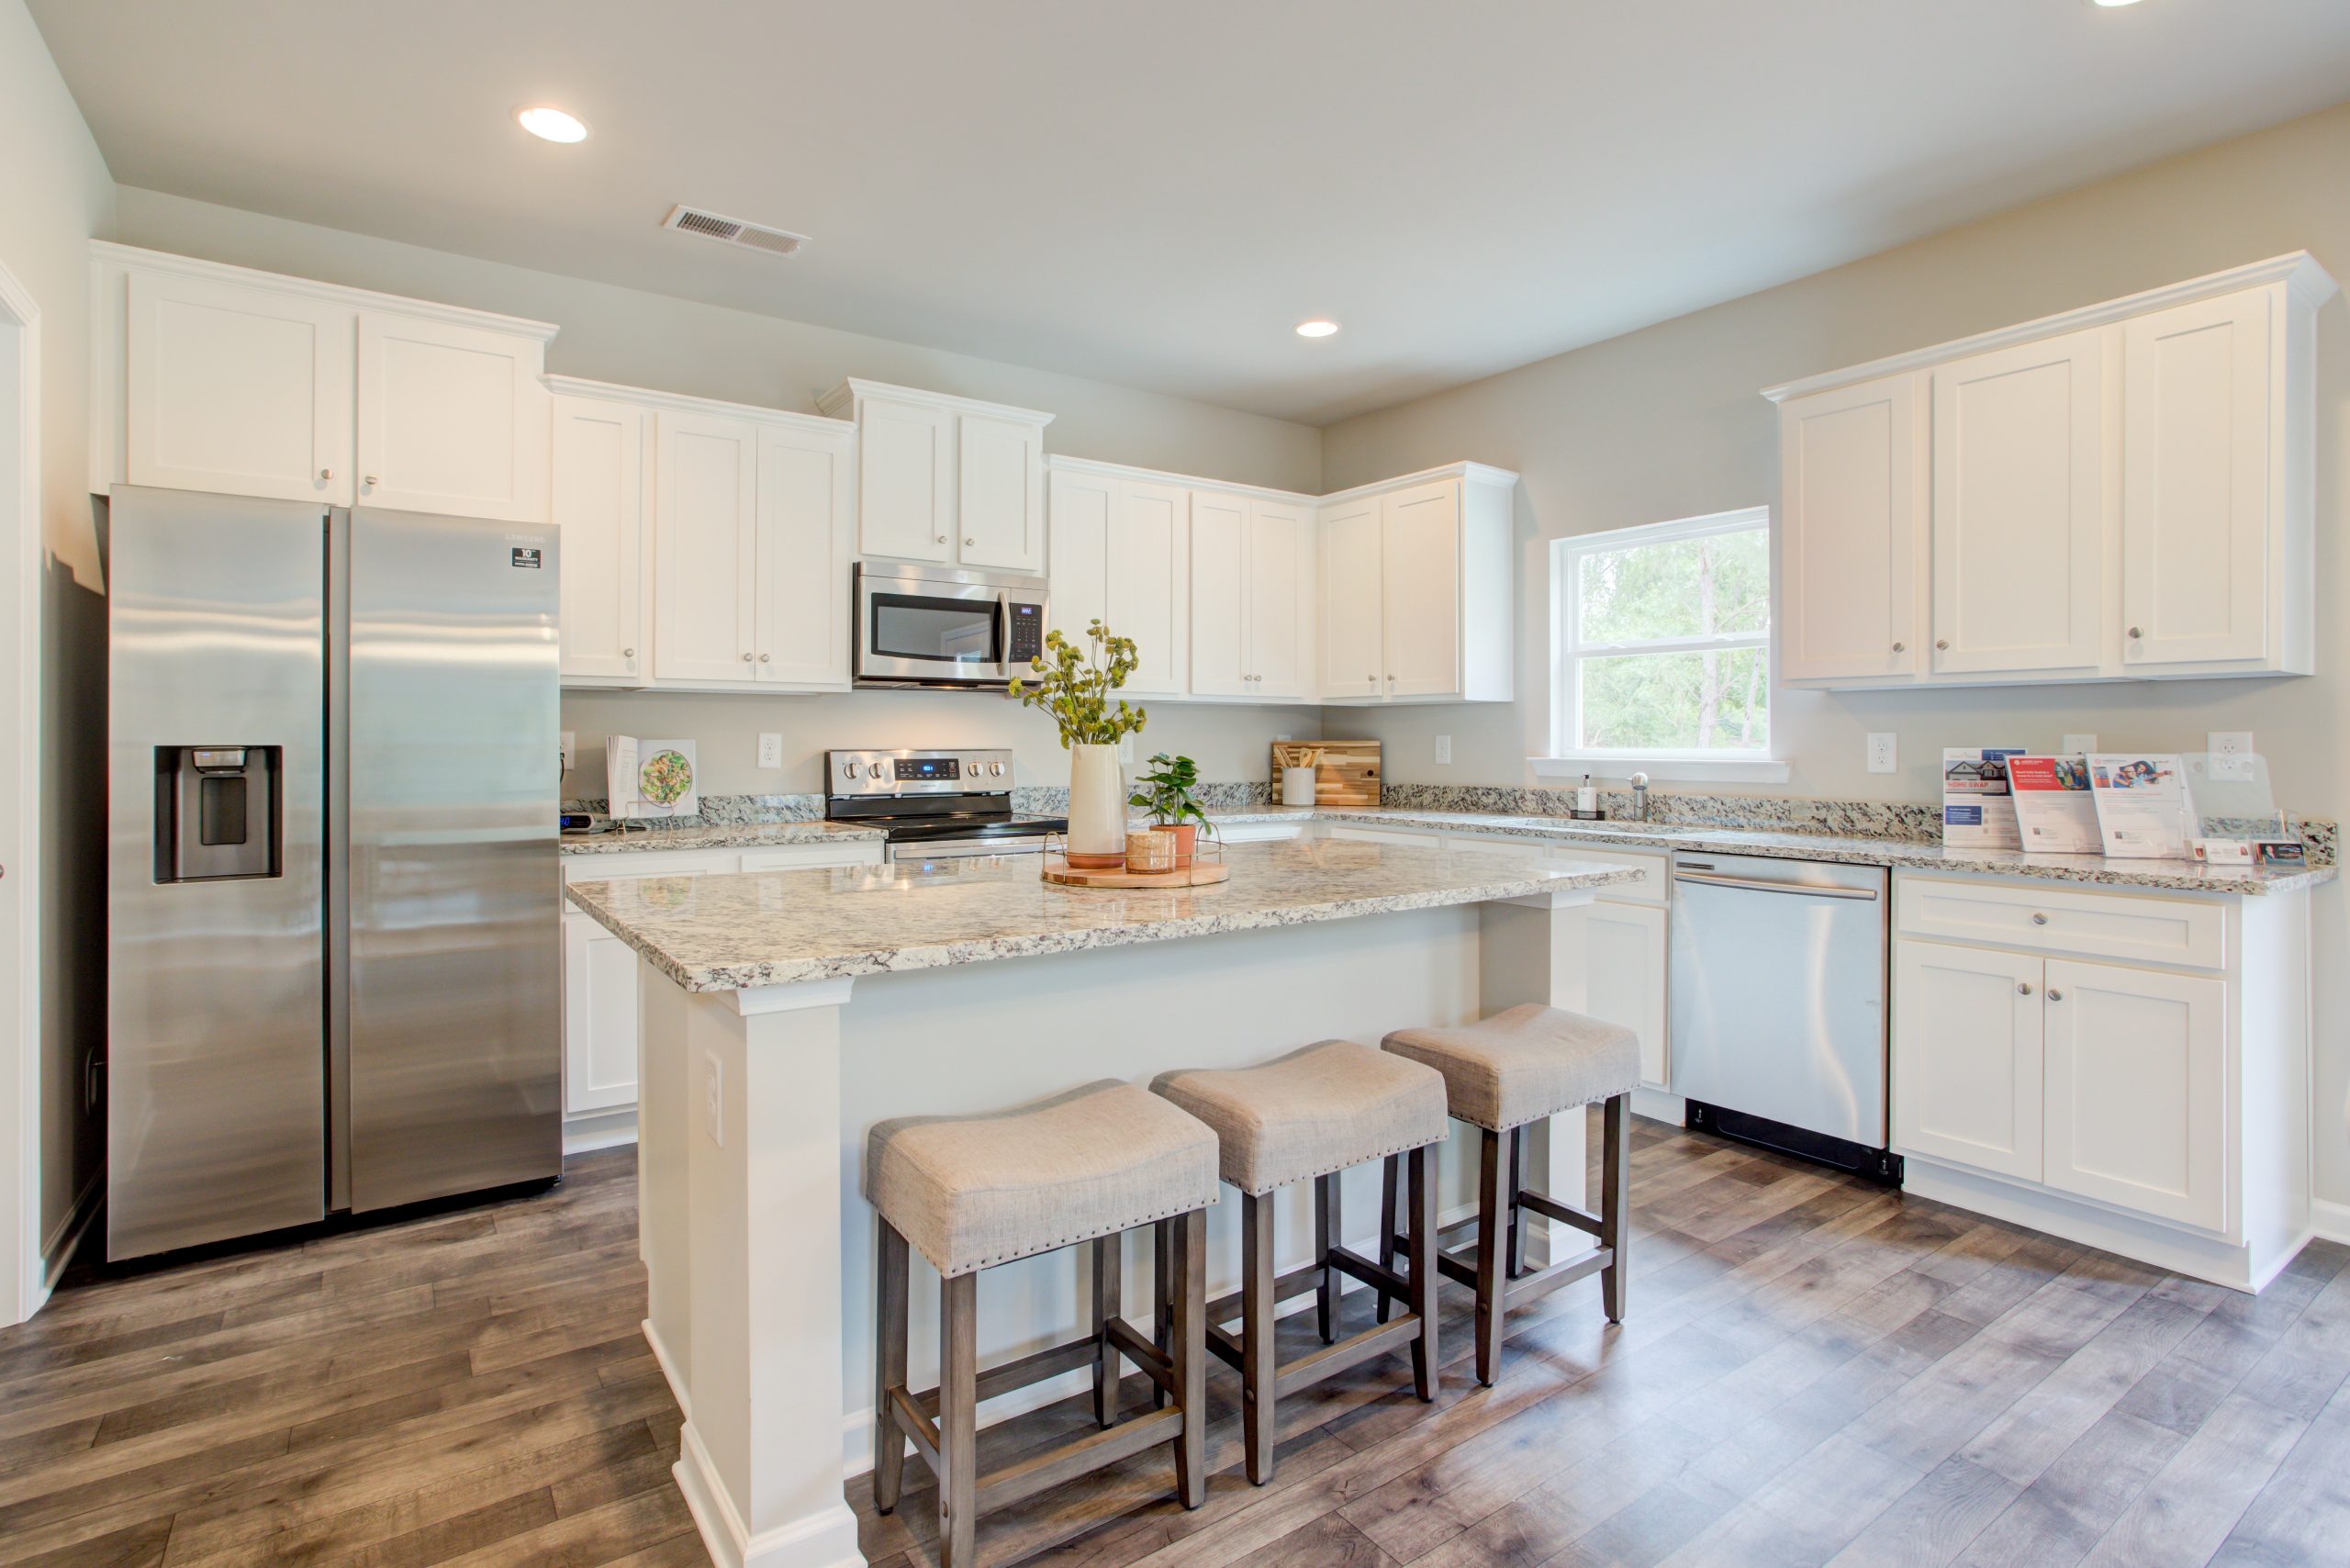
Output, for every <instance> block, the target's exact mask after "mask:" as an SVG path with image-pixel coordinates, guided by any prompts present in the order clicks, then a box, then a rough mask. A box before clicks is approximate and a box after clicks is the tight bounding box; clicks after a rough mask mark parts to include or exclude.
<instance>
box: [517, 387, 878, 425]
mask: <svg viewBox="0 0 2350 1568" xmlns="http://www.w3.org/2000/svg"><path fill="white" fill-rule="evenodd" d="M542 379H543V380H544V381H545V382H546V386H547V390H548V391H549V392H552V393H554V394H556V395H557V396H560V397H565V398H601V399H603V400H605V401H607V402H613V403H633V404H635V405H637V406H638V407H640V408H646V409H669V410H670V411H671V412H673V413H681V414H716V415H720V416H722V417H727V418H733V419H740V420H758V421H760V422H761V423H762V424H770V425H789V426H791V427H793V428H795V429H798V430H804V431H814V432H815V433H817V434H820V435H847V434H854V433H855V432H856V426H855V425H852V424H850V423H849V422H848V421H847V420H834V419H827V418H825V417H824V416H823V415H822V414H803V413H801V412H800V411H799V410H797V409H767V408H762V407H761V406H759V405H758V404H756V403H730V402H727V401H726V400H724V399H723V398H697V397H694V396H693V395H692V394H690V393H686V392H656V391H654V390H652V389H650V388H647V387H643V386H621V384H620V383H619V382H616V381H590V380H588V379H587V378H586V377H584V376H578V375H549V376H544V377H542Z"/></svg>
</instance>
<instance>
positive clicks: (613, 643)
mask: <svg viewBox="0 0 2350 1568" xmlns="http://www.w3.org/2000/svg"><path fill="white" fill-rule="evenodd" d="M553 417H554V465H553V473H552V476H551V479H550V483H551V485H552V487H553V489H552V495H551V498H550V509H549V510H550V512H551V515H552V516H553V517H554V524H555V526H556V527H557V528H558V529H560V530H562V532H563V554H562V562H561V565H562V578H563V678H564V680H565V683H566V684H572V685H580V686H642V685H643V684H644V683H645V681H646V679H647V678H648V676H649V672H650V670H651V668H652V664H653V661H652V657H651V652H650V650H651V648H652V639H651V638H650V637H649V636H648V635H647V631H648V627H649V621H648V615H649V611H650V609H651V606H650V605H649V604H648V603H647V594H648V592H649V590H650V589H651V588H652V585H653V530H652V527H651V521H652V513H653V509H652V505H651V498H650V497H649V496H648V495H647V494H646V481H647V480H648V479H649V477H650V476H651V475H652V467H651V465H648V464H647V463H646V461H645V451H644V443H645V433H646V430H647V427H648V425H649V423H650V419H651V416H650V415H648V414H647V413H646V411H645V410H644V409H642V408H640V407H637V406H635V405H632V404H629V403H622V402H615V401H613V400H611V399H610V398H583V397H577V396H574V395H571V394H568V393H566V394H561V395H558V396H557V397H555V398H554V409H553Z"/></svg>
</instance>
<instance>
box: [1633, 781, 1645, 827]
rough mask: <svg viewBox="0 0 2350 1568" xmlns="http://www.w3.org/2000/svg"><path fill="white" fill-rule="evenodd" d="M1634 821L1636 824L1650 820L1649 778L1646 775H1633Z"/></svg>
mask: <svg viewBox="0 0 2350 1568" xmlns="http://www.w3.org/2000/svg"><path fill="white" fill-rule="evenodd" d="M1632 820H1633V821H1634V822H1636V823H1644V822H1646V821H1648V820H1649V776H1648V775H1647V774H1645V773H1635V774H1633V775H1632Z"/></svg>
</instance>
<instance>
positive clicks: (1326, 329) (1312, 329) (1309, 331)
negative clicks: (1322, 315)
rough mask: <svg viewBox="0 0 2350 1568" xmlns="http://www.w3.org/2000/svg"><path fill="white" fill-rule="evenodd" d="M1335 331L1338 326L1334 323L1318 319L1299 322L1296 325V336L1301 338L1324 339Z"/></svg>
mask: <svg viewBox="0 0 2350 1568" xmlns="http://www.w3.org/2000/svg"><path fill="white" fill-rule="evenodd" d="M1337 330H1338V324H1337V322H1336V321H1325V320H1322V319H1318V318H1317V319H1314V320H1311V321H1300V322H1299V323H1298V324H1297V335H1298V336H1299V337H1301V338H1326V337H1328V336H1329V335H1330V334H1331V333H1333V332H1335V331H1337Z"/></svg>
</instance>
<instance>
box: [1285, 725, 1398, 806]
mask: <svg viewBox="0 0 2350 1568" xmlns="http://www.w3.org/2000/svg"><path fill="white" fill-rule="evenodd" d="M1293 745H1294V746H1306V747H1310V748H1312V749H1314V750H1317V751H1319V752H1321V754H1322V757H1321V760H1320V761H1318V762H1316V763H1315V765H1314V801H1315V804H1316V805H1320V806H1375V805H1377V804H1379V743H1378V742H1377V741H1284V742H1281V743H1280V744H1278V745H1275V746H1274V747H1273V751H1274V754H1275V755H1274V756H1273V803H1274V804H1275V805H1279V804H1281V757H1280V755H1279V754H1280V753H1281V752H1282V751H1285V750H1287V749H1289V747H1291V746H1293Z"/></svg>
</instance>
